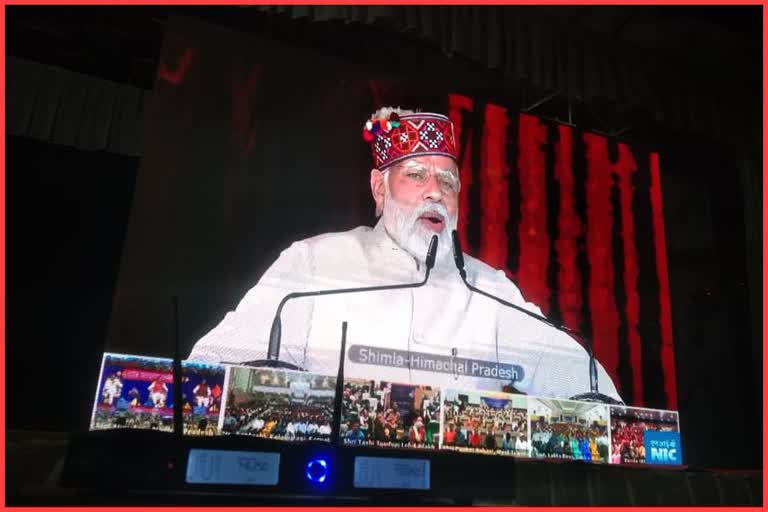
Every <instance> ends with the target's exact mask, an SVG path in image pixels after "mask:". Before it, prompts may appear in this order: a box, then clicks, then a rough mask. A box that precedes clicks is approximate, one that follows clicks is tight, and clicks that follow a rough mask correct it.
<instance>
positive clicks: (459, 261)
mask: <svg viewBox="0 0 768 512" xmlns="http://www.w3.org/2000/svg"><path fill="white" fill-rule="evenodd" d="M451 239H452V240H453V261H454V262H455V263H456V268H458V269H459V270H462V269H463V268H464V253H462V252H461V241H460V240H459V232H458V231H456V230H455V229H454V230H453V231H452V232H451Z"/></svg>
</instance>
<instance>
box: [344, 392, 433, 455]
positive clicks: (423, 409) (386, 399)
mask: <svg viewBox="0 0 768 512" xmlns="http://www.w3.org/2000/svg"><path fill="white" fill-rule="evenodd" d="M439 431H440V394H439V391H438V390H437V389H434V388H432V387H430V386H418V385H413V384H395V383H391V382H378V381H371V380H362V379H350V380H347V381H345V382H344V395H343V397H342V413H341V439H342V442H343V443H344V444H346V445H366V446H383V447H398V448H422V449H424V448H426V449H430V448H432V449H436V448H437V447H438V441H439V439H438V437H439Z"/></svg>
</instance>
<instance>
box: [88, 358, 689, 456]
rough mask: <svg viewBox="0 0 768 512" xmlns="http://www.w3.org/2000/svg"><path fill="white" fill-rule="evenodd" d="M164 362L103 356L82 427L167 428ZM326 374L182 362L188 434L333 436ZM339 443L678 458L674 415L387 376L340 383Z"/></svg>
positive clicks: (290, 438)
mask: <svg viewBox="0 0 768 512" xmlns="http://www.w3.org/2000/svg"><path fill="white" fill-rule="evenodd" d="M173 387H174V384H173V370H172V360H171V359H162V358H153V357H142V356H130V355H122V354H109V353H108V354H105V355H104V358H103V361H102V368H101V372H100V376H99V384H98V386H97V391H96V397H95V400H94V405H93V413H92V416H91V430H107V429H121V428H130V429H153V430H159V431H166V432H171V431H173V426H174V424H173V397H174V389H173ZM335 392H336V377H332V376H326V375H316V374H311V373H306V372H300V371H292V370H285V369H276V368H252V367H247V366H236V365H206V364H201V363H196V362H191V361H183V362H182V404H183V405H182V417H183V421H184V434H185V435H189V436H218V435H239V436H255V437H263V438H270V439H276V440H280V441H286V442H303V441H326V442H330V441H331V433H332V424H333V411H334V397H335ZM341 405H342V407H341V409H342V411H341V428H340V442H341V444H343V445H344V446H352V447H354V446H369V447H377V448H385V449H386V448H401V449H402V448H405V449H415V450H452V451H456V452H463V453H476V454H488V455H497V456H510V457H521V458H531V459H565V460H579V461H584V462H591V463H604V464H624V465H635V464H637V465H645V464H667V465H670V464H671V465H680V464H682V447H681V445H680V430H679V418H678V413H677V412H675V411H662V410H657V409H643V408H635V407H624V406H613V405H606V404H600V403H593V402H579V401H573V400H559V399H552V398H542V397H533V396H526V395H520V394H510V393H501V392H494V391H481V390H461V389H450V388H444V389H439V388H436V387H433V386H427V385H417V384H405V383H397V382H388V381H377V380H363V379H347V380H345V381H344V386H343V396H342V404H341Z"/></svg>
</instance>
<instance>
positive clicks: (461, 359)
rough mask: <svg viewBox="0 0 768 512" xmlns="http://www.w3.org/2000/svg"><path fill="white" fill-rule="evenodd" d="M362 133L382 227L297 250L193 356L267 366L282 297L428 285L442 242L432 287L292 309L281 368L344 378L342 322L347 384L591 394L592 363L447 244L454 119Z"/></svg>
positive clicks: (386, 115) (514, 293) (604, 383)
mask: <svg viewBox="0 0 768 512" xmlns="http://www.w3.org/2000/svg"><path fill="white" fill-rule="evenodd" d="M363 136H364V139H365V140H366V141H367V142H368V143H369V144H370V145H371V151H372V154H373V160H374V168H373V169H372V170H371V173H370V185H371V192H372V195H373V200H374V202H375V206H376V213H377V216H378V217H380V219H379V221H378V223H377V224H376V226H375V227H373V228H370V227H367V226H361V227H358V228H356V229H353V230H351V231H347V232H341V233H328V234H324V235H319V236H316V237H313V238H309V239H306V240H301V241H298V242H295V243H293V244H292V245H291V246H290V247H289V248H288V249H286V250H285V251H283V253H282V254H281V255H280V257H279V258H278V260H277V261H276V262H275V263H274V264H273V265H272V266H271V267H270V268H269V269H268V270H267V272H266V273H265V274H264V276H262V278H261V279H260V281H259V283H258V284H257V285H256V286H255V287H253V288H252V289H251V290H250V291H249V292H248V293H247V294H246V295H245V297H244V298H243V299H242V301H241V302H240V304H239V305H238V306H237V309H236V310H235V311H234V312H230V313H228V314H227V315H226V317H225V318H224V319H223V321H222V322H221V323H220V324H219V325H218V326H217V327H216V328H214V329H213V330H212V331H211V332H209V333H208V334H207V335H205V336H204V337H203V338H202V339H200V340H199V341H198V342H197V343H196V344H195V346H194V348H193V349H192V353H191V355H190V357H189V358H190V359H196V360H200V361H205V362H212V363H220V362H229V363H238V362H246V361H252V360H257V359H264V358H266V352H267V344H268V339H269V332H270V327H271V325H272V319H273V317H274V315H275V310H276V307H277V305H278V303H279V302H280V300H281V299H282V298H283V297H284V296H285V295H286V294H287V293H290V292H295V291H310V290H323V289H336V288H348V287H361V286H374V285H382V284H404V283H415V282H419V281H421V280H422V279H423V276H424V271H425V269H424V267H425V258H426V254H427V249H428V246H429V242H430V240H431V238H432V236H433V235H437V236H438V240H439V243H438V247H437V257H436V263H435V266H434V269H433V270H432V273H431V275H430V278H429V282H428V283H427V284H426V285H425V286H423V287H420V288H412V289H405V290H388V291H383V292H370V293H355V294H346V295H330V296H323V297H315V298H301V299H297V300H291V301H289V302H288V303H287V304H286V306H285V308H284V309H283V311H282V316H281V317H282V326H283V329H282V345H281V347H280V359H281V360H284V361H286V362H289V363H292V364H295V365H297V366H298V367H300V368H303V369H307V370H309V371H312V372H315V373H320V374H327V375H335V374H336V372H337V367H338V360H339V353H338V350H339V346H340V345H339V342H340V336H341V323H342V322H343V321H347V322H348V324H349V328H348V332H347V354H346V355H345V359H344V360H345V363H344V364H345V367H344V368H345V375H346V376H347V377H361V378H367V379H376V380H386V381H390V382H411V383H414V384H426V385H435V386H449V387H452V388H455V389H493V390H497V391H498V390H501V389H502V388H504V387H505V386H510V385H511V386H513V387H514V388H515V389H517V390H519V391H521V392H524V393H528V394H532V395H537V396H543V397H556V398H567V397H570V396H573V395H575V394H578V393H584V392H587V391H589V390H590V385H589V373H588V367H589V357H588V355H587V353H586V351H585V350H584V348H583V347H582V346H581V345H580V344H579V343H578V342H577V341H576V340H574V339H572V338H571V337H570V336H568V335H566V334H564V333H562V332H560V331H558V330H556V329H554V328H552V327H550V326H548V325H546V324H543V323H541V322H539V321H537V320H535V319H533V318H530V317H528V316H527V315H524V314H522V313H520V312H519V311H515V310H513V309H511V308H507V307H505V306H502V305H500V304H498V303H497V302H495V301H493V300H491V299H488V298H487V297H483V296H481V295H479V294H477V293H473V292H471V291H470V290H469V289H467V287H466V286H465V285H464V283H463V282H462V281H461V278H460V277H459V274H458V271H457V269H456V267H455V265H454V262H453V257H452V243H451V232H452V231H453V230H454V229H455V228H456V224H457V218H458V208H459V207H458V204H459V191H460V188H461V184H460V182H459V175H458V168H457V164H456V161H457V158H458V147H457V141H456V140H455V138H454V133H453V124H452V123H451V121H450V120H449V119H448V118H447V117H445V116H443V115H440V114H431V113H415V112H413V111H407V110H401V109H393V108H389V107H387V108H382V109H380V110H378V111H377V112H375V113H374V114H373V115H372V117H371V119H370V120H369V121H368V122H367V123H366V125H365V128H364V131H363ZM464 260H465V262H466V264H465V268H466V271H467V279H468V281H469V282H470V283H472V284H473V285H474V286H476V287H478V288H480V289H482V290H485V291H487V292H489V293H491V294H494V295H496V296H499V297H501V298H503V299H505V300H506V301H508V302H512V303H515V304H518V305H520V306H522V307H524V308H526V309H528V310H530V311H533V312H535V313H537V314H540V310H539V309H538V308H537V307H536V306H535V305H533V304H530V303H527V302H525V300H524V298H523V296H522V295H521V293H520V291H519V290H518V288H517V287H516V286H515V285H514V284H513V283H512V282H511V281H510V280H509V279H507V277H506V276H505V274H504V272H503V271H501V270H496V269H493V268H491V267H489V266H488V265H486V264H484V263H483V262H481V261H479V260H477V259H475V258H472V257H470V256H468V255H464ZM598 377H599V378H598V382H599V386H600V392H602V393H604V394H607V395H609V396H611V397H613V398H616V399H620V397H619V396H618V393H617V392H616V388H615V387H614V384H613V382H612V381H611V378H610V377H609V376H608V374H607V373H606V372H605V370H604V369H603V368H602V366H600V365H599V364H598Z"/></svg>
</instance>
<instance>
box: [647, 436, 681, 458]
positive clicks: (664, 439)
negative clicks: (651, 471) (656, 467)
mask: <svg viewBox="0 0 768 512" xmlns="http://www.w3.org/2000/svg"><path fill="white" fill-rule="evenodd" d="M644 437H645V463H646V464H682V463H683V447H682V445H681V444H680V432H655V431H653V430H646V431H645V435H644Z"/></svg>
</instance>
